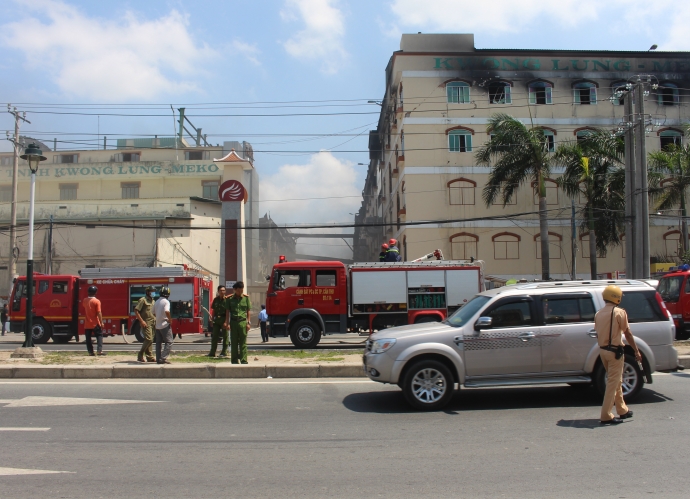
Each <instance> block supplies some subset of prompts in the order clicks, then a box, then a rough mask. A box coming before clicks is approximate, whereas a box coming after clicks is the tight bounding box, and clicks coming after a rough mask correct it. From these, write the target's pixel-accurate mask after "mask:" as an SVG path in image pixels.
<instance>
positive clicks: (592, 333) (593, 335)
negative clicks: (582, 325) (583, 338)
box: [587, 329, 597, 338]
mask: <svg viewBox="0 0 690 499" xmlns="http://www.w3.org/2000/svg"><path fill="white" fill-rule="evenodd" d="M587 336H589V337H590V338H596V337H597V330H596V329H590V330H589V331H587Z"/></svg>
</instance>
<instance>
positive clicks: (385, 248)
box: [379, 243, 388, 262]
mask: <svg viewBox="0 0 690 499" xmlns="http://www.w3.org/2000/svg"><path fill="white" fill-rule="evenodd" d="M386 251H388V245H387V244H386V243H383V244H382V245H381V253H379V262H385V261H386Z"/></svg>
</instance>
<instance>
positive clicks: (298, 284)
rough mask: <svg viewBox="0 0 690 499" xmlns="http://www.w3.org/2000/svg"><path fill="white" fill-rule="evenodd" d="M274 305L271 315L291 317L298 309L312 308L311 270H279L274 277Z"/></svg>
mask: <svg viewBox="0 0 690 499" xmlns="http://www.w3.org/2000/svg"><path fill="white" fill-rule="evenodd" d="M272 291H273V293H275V296H274V297H273V303H275V305H276V307H275V309H276V310H281V312H273V311H271V314H274V313H275V314H280V315H283V314H285V315H289V314H290V312H292V311H293V310H295V309H298V308H312V302H313V297H314V295H313V292H314V288H313V287H312V279H311V270H310V269H289V270H288V269H285V270H282V269H281V270H277V271H276V273H275V275H274V277H273V290H272Z"/></svg>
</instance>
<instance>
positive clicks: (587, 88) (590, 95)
mask: <svg viewBox="0 0 690 499" xmlns="http://www.w3.org/2000/svg"><path fill="white" fill-rule="evenodd" d="M573 102H574V103H575V104H582V105H588V104H596V103H597V85H596V83H592V82H590V81H581V82H578V83H575V84H573Z"/></svg>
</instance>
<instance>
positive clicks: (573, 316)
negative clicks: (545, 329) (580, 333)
mask: <svg viewBox="0 0 690 499" xmlns="http://www.w3.org/2000/svg"><path fill="white" fill-rule="evenodd" d="M542 304H543V306H544V322H545V323H546V324H566V323H569V322H592V321H594V313H595V312H594V303H593V302H592V297H591V296H573V297H564V298H558V297H548V298H543V299H542Z"/></svg>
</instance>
